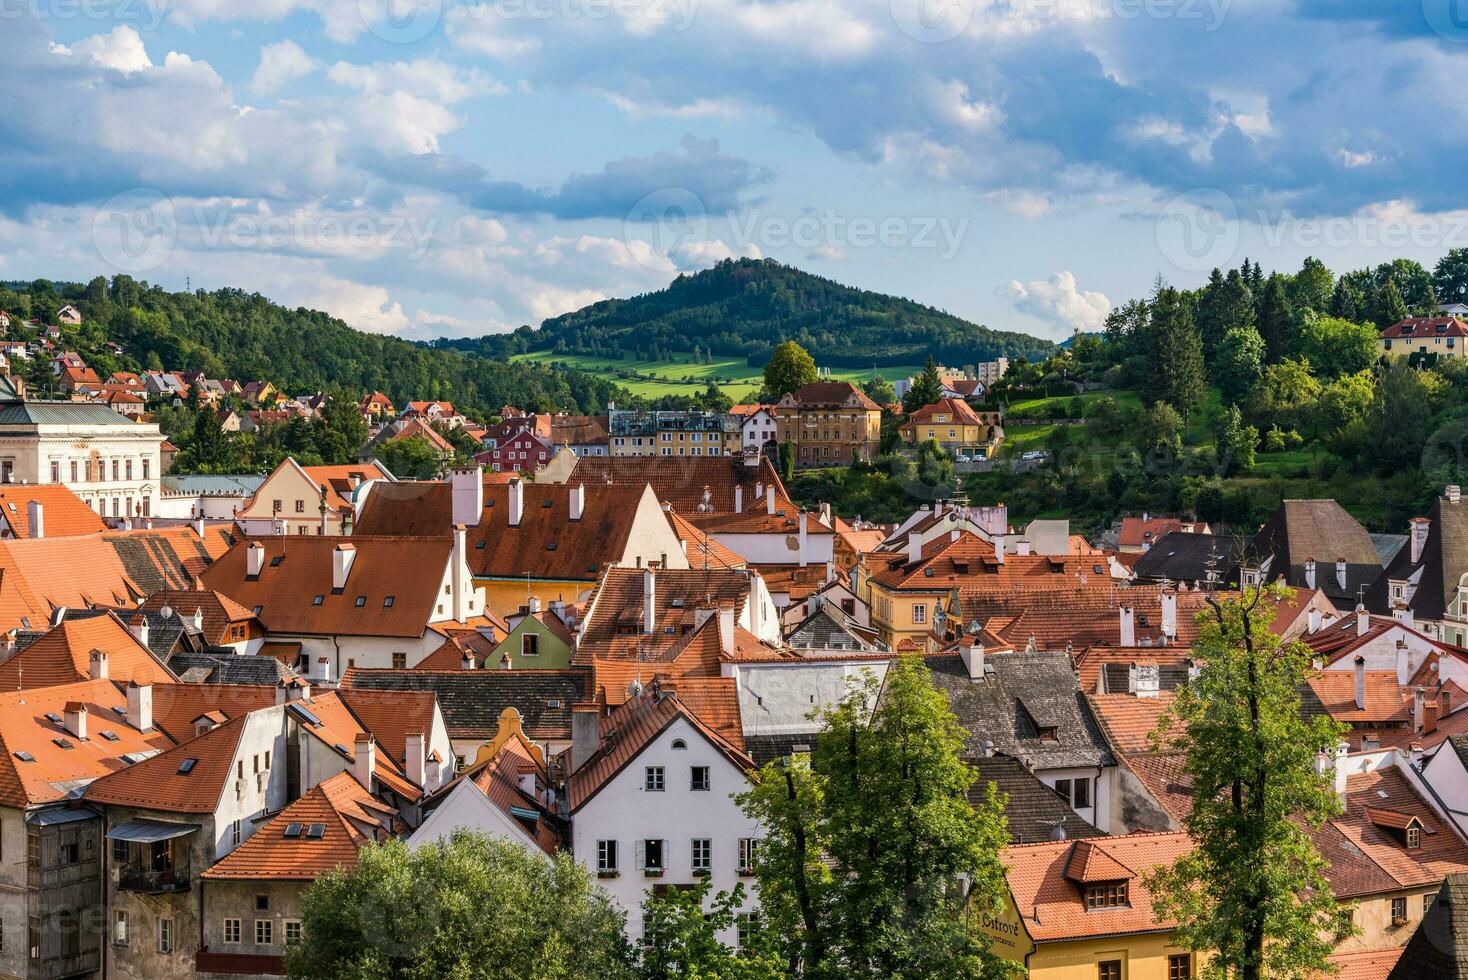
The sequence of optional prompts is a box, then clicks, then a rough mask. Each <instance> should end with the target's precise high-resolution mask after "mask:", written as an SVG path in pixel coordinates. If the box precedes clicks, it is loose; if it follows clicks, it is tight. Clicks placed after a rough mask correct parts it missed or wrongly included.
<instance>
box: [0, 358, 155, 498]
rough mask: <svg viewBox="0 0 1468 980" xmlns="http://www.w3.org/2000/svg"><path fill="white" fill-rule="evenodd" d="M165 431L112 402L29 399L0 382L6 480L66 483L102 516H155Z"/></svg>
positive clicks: (0, 469)
mask: <svg viewBox="0 0 1468 980" xmlns="http://www.w3.org/2000/svg"><path fill="white" fill-rule="evenodd" d="M162 444H163V434H162V433H161V432H159V431H158V426H157V425H155V424H153V423H151V422H134V421H132V420H131V419H128V418H126V417H125V416H122V415H119V414H118V413H117V412H114V411H113V410H112V409H110V408H108V407H107V406H106V405H98V404H92V403H87V402H47V401H25V400H23V399H21V398H20V397H18V395H17V393H16V391H15V388H14V387H13V386H12V385H11V384H10V382H9V381H8V380H3V379H0V483H60V484H63V485H65V486H66V487H69V488H70V489H71V490H72V491H73V492H75V493H76V495H77V496H78V497H81V499H82V500H84V501H85V502H86V504H87V506H89V507H92V508H93V509H95V510H96V511H97V513H98V514H100V515H101V516H103V517H115V518H118V519H121V518H123V517H139V516H141V517H148V516H151V515H152V514H153V513H154V507H155V506H156V504H157V500H158V495H159V490H158V484H159V478H160V476H161V459H160V451H159V447H161V446H162Z"/></svg>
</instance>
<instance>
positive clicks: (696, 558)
mask: <svg viewBox="0 0 1468 980" xmlns="http://www.w3.org/2000/svg"><path fill="white" fill-rule="evenodd" d="M666 513H667V515H668V523H670V524H672V525H673V533H674V534H676V535H678V540H680V541H683V542H685V543H686V548H685V554H686V555H687V557H688V566H689V567H690V568H705V567H708V568H745V567H747V566H748V562H746V561H745V560H744V557H743V556H742V555H740V554H739V553H738V552H736V551H733V550H731V549H729V548H726V547H725V546H724V545H722V544H720V543H719V541H718V539H717V538H713V537H710V536H709V535H707V534H705V533H704V532H703V531H701V530H699V529H698V526H697V525H695V524H693V523H692V522H691V521H689V520H688V519H687V518H685V517H684V516H683V515H682V514H680V513H678V512H677V511H676V510H668V511H667V512H666Z"/></svg>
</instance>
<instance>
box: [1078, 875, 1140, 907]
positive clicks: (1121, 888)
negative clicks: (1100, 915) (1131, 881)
mask: <svg viewBox="0 0 1468 980" xmlns="http://www.w3.org/2000/svg"><path fill="white" fill-rule="evenodd" d="M1130 904H1131V903H1130V901H1128V899H1127V883H1126V882H1125V881H1103V882H1098V883H1096V884H1094V885H1087V886H1086V911H1087V912H1089V911H1091V910H1092V909H1117V908H1126V907H1127V906H1128V905H1130Z"/></svg>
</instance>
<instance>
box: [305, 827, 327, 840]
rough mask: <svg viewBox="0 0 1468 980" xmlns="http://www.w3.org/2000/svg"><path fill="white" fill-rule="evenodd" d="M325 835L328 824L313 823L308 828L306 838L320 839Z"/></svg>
mask: <svg viewBox="0 0 1468 980" xmlns="http://www.w3.org/2000/svg"><path fill="white" fill-rule="evenodd" d="M325 836H326V824H324V823H313V824H312V825H311V826H309V827H307V828H306V839H307V840H320V839H321V838H323V837H325Z"/></svg>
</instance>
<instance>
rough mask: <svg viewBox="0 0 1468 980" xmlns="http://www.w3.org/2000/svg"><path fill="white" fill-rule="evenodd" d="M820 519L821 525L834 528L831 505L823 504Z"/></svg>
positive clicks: (820, 509)
mask: <svg viewBox="0 0 1468 980" xmlns="http://www.w3.org/2000/svg"><path fill="white" fill-rule="evenodd" d="M819 517H820V521H821V523H822V524H824V525H826V527H832V526H833V525H832V524H831V505H830V504H825V503H823V504H821V506H820V508H819Z"/></svg>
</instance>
